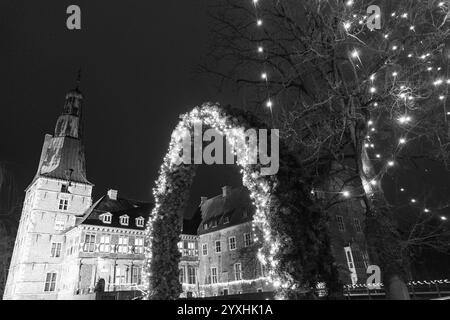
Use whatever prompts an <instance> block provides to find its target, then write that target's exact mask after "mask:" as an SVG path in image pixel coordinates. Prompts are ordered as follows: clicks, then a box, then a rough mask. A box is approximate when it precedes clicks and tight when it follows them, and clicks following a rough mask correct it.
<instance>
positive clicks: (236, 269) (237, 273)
mask: <svg viewBox="0 0 450 320" xmlns="http://www.w3.org/2000/svg"><path fill="white" fill-rule="evenodd" d="M234 279H235V280H241V279H242V267H241V264H240V263H235V264H234Z"/></svg>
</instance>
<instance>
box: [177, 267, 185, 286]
mask: <svg viewBox="0 0 450 320" xmlns="http://www.w3.org/2000/svg"><path fill="white" fill-rule="evenodd" d="M184 272H185V271H184V266H183V267H181V268H180V273H179V280H180V283H186V277H185V275H184Z"/></svg>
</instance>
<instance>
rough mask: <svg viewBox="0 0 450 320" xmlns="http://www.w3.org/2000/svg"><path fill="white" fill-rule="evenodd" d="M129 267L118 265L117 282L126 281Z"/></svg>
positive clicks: (122, 282)
mask: <svg viewBox="0 0 450 320" xmlns="http://www.w3.org/2000/svg"><path fill="white" fill-rule="evenodd" d="M126 268H127V267H126V266H116V279H115V280H116V281H115V283H116V284H124V283H126V278H127V269H126Z"/></svg>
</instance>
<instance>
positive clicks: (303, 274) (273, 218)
mask: <svg viewBox="0 0 450 320" xmlns="http://www.w3.org/2000/svg"><path fill="white" fill-rule="evenodd" d="M180 118H181V120H180V122H179V123H178V125H177V127H176V128H175V130H174V131H173V133H172V137H171V141H170V146H169V150H168V152H167V154H166V156H165V157H164V161H163V164H162V165H161V168H160V170H159V177H158V179H157V180H156V182H155V183H156V186H155V187H154V189H153V196H154V202H155V204H154V205H155V206H154V208H153V211H152V213H151V215H150V219H149V221H148V223H147V228H146V237H145V240H146V241H145V242H146V249H145V253H146V261H145V265H144V271H145V277H144V279H145V281H146V285H147V286H148V292H147V298H148V299H177V298H178V297H179V295H180V293H181V291H182V289H181V284H180V283H179V277H178V275H179V261H180V256H181V254H180V252H179V250H178V242H179V239H180V238H179V237H180V233H181V229H182V216H183V210H184V208H185V204H186V202H187V201H188V198H189V190H190V187H191V184H192V181H193V178H194V175H195V169H196V168H195V165H194V164H177V161H176V159H177V157H178V156H180V154H181V153H182V133H183V132H186V130H189V131H188V132H192V131H193V127H194V124H195V123H199V122H201V123H202V126H203V127H206V128H208V127H209V128H213V129H215V130H217V131H218V132H220V133H221V134H222V135H223V136H226V138H227V141H228V142H229V143H230V144H231V145H232V146H233V147H234V148H238V146H239V144H238V141H240V140H239V139H242V134H243V132H244V131H245V130H248V129H251V128H254V129H267V126H266V125H265V124H263V123H261V122H260V121H259V120H258V119H256V118H255V117H254V116H252V115H251V114H250V113H248V112H245V111H243V110H240V109H233V108H229V107H228V108H223V107H220V106H219V105H217V104H213V103H205V104H203V105H202V106H201V107H196V108H194V109H193V110H192V111H191V112H189V113H186V114H184V115H182V116H181V117H180ZM191 136H193V135H191ZM241 141H242V140H241ZM240 146H243V147H244V149H245V150H239V149H238V150H237V151H238V153H241V152H244V154H247V151H248V145H247V144H244V145H240ZM237 165H238V166H239V168H240V173H241V175H242V182H243V185H244V186H245V187H246V188H247V189H248V191H249V193H250V198H251V200H252V202H253V205H254V206H255V214H254V216H253V232H254V235H253V236H254V240H255V242H256V243H257V244H259V246H260V247H259V249H258V259H259V260H260V262H261V263H262V264H264V266H265V267H266V268H267V269H268V273H269V277H270V279H271V281H272V283H273V284H274V286H275V288H277V289H278V293H279V296H280V297H283V298H300V297H301V296H304V292H305V291H309V289H311V288H312V287H313V286H314V285H315V284H316V283H317V282H319V281H325V282H327V283H328V287H330V285H331V286H332V285H333V283H336V279H337V276H336V275H337V272H336V268H334V266H333V259H332V257H331V254H330V250H329V246H328V243H329V242H328V236H327V232H326V229H325V217H324V215H323V214H322V213H321V212H319V211H318V210H316V209H315V207H314V205H313V202H312V200H311V199H310V191H309V190H308V184H307V183H306V181H305V180H303V179H305V178H306V176H305V175H304V173H303V172H302V171H301V168H300V167H299V166H298V165H297V164H296V161H295V159H294V157H292V156H290V155H289V153H288V152H287V151H286V148H284V147H283V146H282V144H281V142H280V168H279V171H278V173H277V174H276V175H266V176H264V175H261V174H260V167H261V165H260V164H247V163H246V162H245V159H241V160H239V157H238V161H237Z"/></svg>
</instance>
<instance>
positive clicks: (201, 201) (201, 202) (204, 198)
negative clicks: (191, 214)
mask: <svg viewBox="0 0 450 320" xmlns="http://www.w3.org/2000/svg"><path fill="white" fill-rule="evenodd" d="M206 200H208V197H200V207H201V206H202V205H203V204H204V203H205V201H206Z"/></svg>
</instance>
